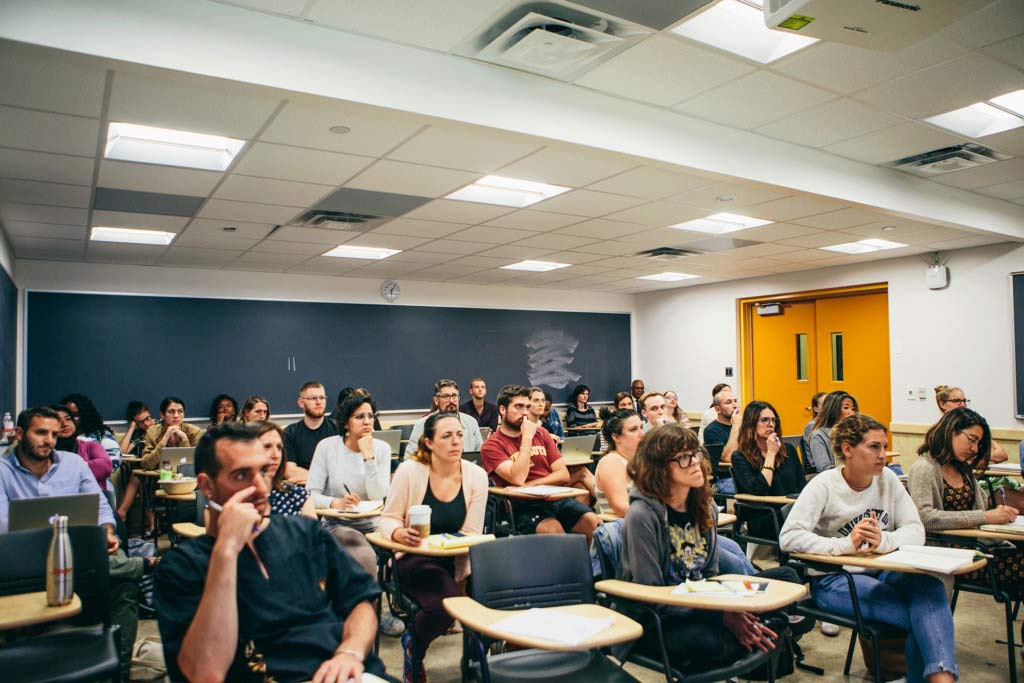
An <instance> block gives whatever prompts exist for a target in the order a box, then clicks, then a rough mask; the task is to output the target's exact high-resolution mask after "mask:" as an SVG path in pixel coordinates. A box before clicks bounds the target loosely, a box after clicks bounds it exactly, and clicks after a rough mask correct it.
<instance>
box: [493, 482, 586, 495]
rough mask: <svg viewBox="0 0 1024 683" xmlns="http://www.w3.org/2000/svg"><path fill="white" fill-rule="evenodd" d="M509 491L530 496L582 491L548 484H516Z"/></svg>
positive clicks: (581, 490) (581, 491)
mask: <svg viewBox="0 0 1024 683" xmlns="http://www.w3.org/2000/svg"><path fill="white" fill-rule="evenodd" d="M509 491H515V492H516V493H525V494H527V495H530V496H553V495H555V494H558V493H584V491H583V489H574V488H570V487H568V486H549V485H548V484H541V485H539V486H517V487H515V488H510V489H509Z"/></svg>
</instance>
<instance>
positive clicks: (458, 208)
mask: <svg viewBox="0 0 1024 683" xmlns="http://www.w3.org/2000/svg"><path fill="white" fill-rule="evenodd" d="M511 212H512V208H511V207H508V206H494V205H492V204H477V203H475V202H460V201H457V200H455V199H435V200H434V201H432V202H427V203H426V204H424V205H422V206H418V207H416V208H415V209H413V210H412V211H410V212H408V213H406V214H405V215H404V216H403V218H417V219H422V220H428V221H446V222H448V223H463V224H466V225H476V224H477V223H483V222H485V221H490V220H493V219H494V218H497V217H498V216H503V215H505V214H507V213H511Z"/></svg>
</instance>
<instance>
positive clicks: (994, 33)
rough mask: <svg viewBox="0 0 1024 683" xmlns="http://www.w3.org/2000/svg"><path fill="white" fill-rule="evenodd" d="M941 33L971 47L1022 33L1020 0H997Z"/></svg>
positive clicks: (1022, 16) (988, 43)
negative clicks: (997, 0)
mask: <svg viewBox="0 0 1024 683" xmlns="http://www.w3.org/2000/svg"><path fill="white" fill-rule="evenodd" d="M943 33H944V34H946V35H948V36H952V37H953V38H955V39H956V40H958V41H960V42H961V43H963V44H964V45H969V46H970V47H973V48H979V47H984V46H986V45H991V44H992V43H995V42H998V41H1000V40H1003V39H1004V38H1009V37H1010V36H1015V35H1017V34H1019V33H1024V12H1021V9H1020V0H999V2H996V3H993V4H991V5H989V6H988V7H985V8H984V9H980V10H978V11H977V12H974V13H973V14H970V15H968V16H966V17H964V18H963V19H961V20H960V21H958V22H956V23H955V24H953V25H952V26H950V27H949V28H947V29H945V30H943Z"/></svg>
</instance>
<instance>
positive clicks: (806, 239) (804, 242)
mask: <svg viewBox="0 0 1024 683" xmlns="http://www.w3.org/2000/svg"><path fill="white" fill-rule="evenodd" d="M860 239H863V236H862V235H853V234H849V233H843V232H816V233H814V234H813V235H801V236H800V237H791V238H789V239H784V240H779V241H778V244H787V245H790V246H794V247H805V248H807V249H817V248H819V247H830V246H832V245H833V244H844V243H846V242H856V241H857V240H860ZM793 253H797V254H798V253H801V252H793ZM780 258H782V259H784V260H786V261H789V260H791V258H790V257H789V255H788V254H787V255H785V256H782V257H780Z"/></svg>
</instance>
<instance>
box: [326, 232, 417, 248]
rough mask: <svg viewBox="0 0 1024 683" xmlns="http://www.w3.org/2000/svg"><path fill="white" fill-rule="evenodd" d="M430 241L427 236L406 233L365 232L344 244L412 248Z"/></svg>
mask: <svg viewBox="0 0 1024 683" xmlns="http://www.w3.org/2000/svg"><path fill="white" fill-rule="evenodd" d="M429 241H430V238H429V237H408V236H406V235H381V234H378V233H375V232H367V233H363V234H362V235H358V236H356V237H354V238H353V239H350V240H347V241H346V242H345V244H347V245H352V246H356V247H380V248H382V249H399V250H405V249H412V248H413V247H418V246H419V245H421V244H426V243H427V242H429Z"/></svg>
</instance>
